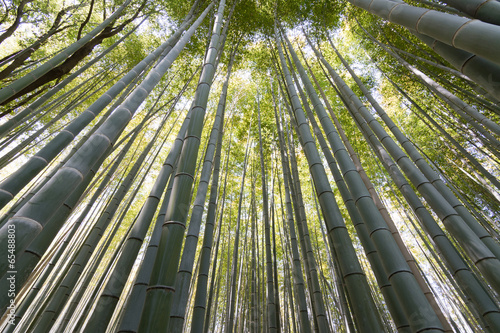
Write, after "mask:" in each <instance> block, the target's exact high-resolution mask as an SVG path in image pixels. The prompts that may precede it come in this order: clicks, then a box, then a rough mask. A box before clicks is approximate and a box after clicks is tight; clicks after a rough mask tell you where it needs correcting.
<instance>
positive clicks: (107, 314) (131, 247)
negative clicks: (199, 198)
mask: <svg viewBox="0 0 500 333" xmlns="http://www.w3.org/2000/svg"><path fill="white" fill-rule="evenodd" d="M189 119H190V115H187V116H186V118H185V120H184V122H183V124H182V126H181V129H180V130H179V134H178V135H177V138H176V139H175V140H174V143H173V145H172V148H171V149H170V152H169V154H168V156H167V158H166V160H165V162H164V163H163V166H162V168H161V170H160V172H159V174H158V176H157V178H156V181H155V184H154V185H153V188H152V190H151V192H150V193H149V196H148V198H147V199H146V201H145V203H144V204H143V206H142V209H141V211H140V213H139V215H138V216H137V221H136V223H135V225H134V228H133V229H132V231H131V233H130V236H129V237H128V238H127V241H126V242H125V245H124V249H123V251H122V254H121V255H120V258H119V259H118V262H117V264H116V268H115V270H113V272H112V274H111V276H110V277H109V280H108V282H107V283H106V286H105V287H104V290H103V292H102V294H101V295H100V296H99V300H98V301H97V305H96V308H95V310H94V311H93V312H92V316H91V317H90V319H89V321H88V324H87V325H86V326H85V328H84V330H83V331H84V332H100V331H103V330H104V329H105V327H106V323H108V321H109V319H110V318H111V316H112V314H113V312H114V309H115V307H116V304H117V303H118V300H119V297H120V294H121V292H122V290H123V288H124V287H125V282H126V281H127V278H128V273H129V272H130V270H131V268H132V265H133V264H134V262H135V258H136V256H137V254H138V252H139V250H140V248H141V246H142V243H143V242H144V237H145V236H146V232H147V230H148V228H149V224H150V222H151V220H152V218H153V216H154V214H155V212H156V209H157V207H158V203H159V202H160V198H161V195H162V193H163V192H165V187H166V185H167V181H168V179H169V178H170V175H171V173H172V171H173V169H174V165H175V162H176V161H177V159H178V158H179V155H180V150H181V147H182V143H183V141H184V136H185V133H186V130H187V126H188V124H189Z"/></svg>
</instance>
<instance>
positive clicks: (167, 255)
mask: <svg viewBox="0 0 500 333" xmlns="http://www.w3.org/2000/svg"><path fill="white" fill-rule="evenodd" d="M224 5H225V1H224V0H222V1H221V3H220V4H219V9H218V12H217V19H216V22H215V23H214V29H213V34H212V40H211V42H210V48H209V50H208V52H207V54H206V59H205V64H204V67H203V70H202V73H201V77H200V81H199V83H198V88H197V89H196V93H195V98H194V103H193V106H192V108H191V110H192V111H190V112H192V114H191V121H190V122H189V126H188V129H187V133H186V139H185V140H184V143H183V147H182V152H181V156H180V160H179V167H178V170H177V173H176V175H175V179H174V185H173V188H172V194H171V200H170V202H169V205H168V208H167V213H166V215H165V224H164V225H163V228H162V239H161V241H160V246H159V249H158V255H157V257H156V259H155V268H154V271H153V273H152V276H151V281H150V286H149V288H148V292H147V296H146V301H145V307H144V309H143V311H142V316H141V323H140V330H152V331H157V330H159V329H161V327H168V324H169V321H170V316H169V315H166V313H167V314H170V311H171V306H172V303H171V302H172V296H173V288H174V285H175V279H176V273H177V266H178V263H179V259H180V251H181V246H182V238H183V235H184V230H185V222H186V219H187V214H188V211H189V200H190V192H191V188H192V184H193V174H194V169H195V167H196V165H195V163H196V156H197V155H198V148H199V144H200V142H199V141H200V135H201V131H202V125H203V119H204V117H205V108H206V104H207V100H208V94H209V92H210V86H211V83H212V79H213V76H214V74H215V68H214V67H213V62H214V60H215V56H216V55H217V46H218V44H219V34H220V30H221V24H222V22H221V21H222V15H223V11H224ZM212 6H213V3H211V4H210V5H209V6H208V7H207V9H206V10H205V12H204V13H205V14H206V13H207V12H208V10H209V9H210V8H211V7H212ZM167 272H168V274H167ZM160 304H161V305H160Z"/></svg>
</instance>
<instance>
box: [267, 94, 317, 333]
mask: <svg viewBox="0 0 500 333" xmlns="http://www.w3.org/2000/svg"><path fill="white" fill-rule="evenodd" d="M273 103H274V116H275V121H276V127H277V129H278V140H279V145H280V146H279V147H280V154H281V165H282V171H283V176H284V177H283V183H284V191H285V205H286V217H285V216H284V217H283V218H284V219H286V222H287V224H288V233H289V237H288V238H289V240H290V245H289V247H290V248H291V249H290V250H291V251H290V252H291V259H292V269H293V274H292V276H293V282H294V287H295V293H294V296H295V299H296V304H297V307H298V309H299V311H298V312H299V315H298V319H299V326H300V329H301V331H302V332H312V329H311V323H310V321H309V317H308V313H307V312H308V311H307V308H308V307H307V301H306V293H305V282H304V276H303V273H302V266H301V263H300V255H299V246H298V242H297V236H296V234H295V226H294V225H295V221H294V214H293V208H292V199H291V196H290V193H291V190H290V187H291V186H293V184H292V182H291V181H290V179H291V177H290V167H289V165H290V164H289V160H288V154H287V153H286V150H285V149H286V148H285V147H286V144H285V138H284V135H283V129H282V123H283V122H282V121H280V119H279V118H278V113H277V110H276V108H277V107H276V101H275V97H274V93H273ZM280 191H281V187H280ZM280 193H281V192H280Z"/></svg>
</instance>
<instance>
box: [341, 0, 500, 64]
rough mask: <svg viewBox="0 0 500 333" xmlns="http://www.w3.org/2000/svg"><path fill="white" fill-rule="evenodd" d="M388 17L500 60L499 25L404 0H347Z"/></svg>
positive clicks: (449, 42) (394, 21)
mask: <svg viewBox="0 0 500 333" xmlns="http://www.w3.org/2000/svg"><path fill="white" fill-rule="evenodd" d="M348 1H349V2H350V3H352V4H353V5H355V6H358V7H361V8H363V9H365V10H367V11H368V12H370V13H372V14H375V15H377V16H379V17H381V18H383V19H385V20H388V21H390V22H393V23H396V24H399V25H402V26H404V27H406V28H408V29H412V30H416V31H418V32H419V33H422V34H424V35H427V36H429V37H432V38H435V39H436V40H439V41H441V42H443V43H446V44H448V45H451V46H454V47H455V48H458V49H462V50H464V51H467V52H470V53H472V54H477V55H478V56H480V57H483V58H485V59H488V60H490V61H493V62H495V63H497V64H500V60H499V59H498V54H499V53H500V44H499V43H497V41H498V36H500V26H497V25H493V24H489V23H485V22H481V21H479V20H470V19H467V18H464V17H460V16H455V15H451V14H447V13H442V12H438V11H435V10H429V9H426V8H419V7H414V6H410V5H407V4H406V3H404V2H403V1H401V0H348Z"/></svg>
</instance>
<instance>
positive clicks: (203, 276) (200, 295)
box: [191, 117, 229, 333]
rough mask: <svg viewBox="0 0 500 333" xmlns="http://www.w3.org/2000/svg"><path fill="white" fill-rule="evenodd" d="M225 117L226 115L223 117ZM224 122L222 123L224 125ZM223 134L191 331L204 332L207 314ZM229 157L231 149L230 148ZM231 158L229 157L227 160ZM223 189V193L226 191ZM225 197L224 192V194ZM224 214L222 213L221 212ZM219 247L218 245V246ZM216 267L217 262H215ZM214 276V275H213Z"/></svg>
mask: <svg viewBox="0 0 500 333" xmlns="http://www.w3.org/2000/svg"><path fill="white" fill-rule="evenodd" d="M222 118H224V117H222ZM223 125H224V123H222V126H223ZM222 136H223V127H222V128H221V129H220V131H219V133H218V138H217V148H216V152H215V158H214V170H213V177H212V185H211V187H210V197H209V205H208V211H207V219H206V223H205V232H204V235H203V245H202V248H201V253H200V269H199V271H198V279H197V282H196V292H195V296H194V305H193V315H192V319H191V332H193V333H194V332H199V333H201V332H203V326H204V318H205V314H206V302H207V285H208V277H209V271H210V257H211V253H212V247H213V238H214V228H215V219H216V210H217V193H218V189H219V173H220V163H221V151H222ZM228 157H229V150H228ZM228 161H229V159H227V161H226V164H227V162H228ZM225 178H226V179H225V180H227V172H226V175H225ZM225 185H226V181H224V190H225ZM224 190H223V193H224ZM223 198H224V194H223ZM222 210H223V206H222V207H221V211H222ZM221 216H222V214H221ZM221 225H222V221H220V223H219V235H220V228H221ZM217 249H218V247H217ZM217 249H216V250H215V253H214V255H213V257H214V258H217ZM214 267H215V264H214ZM212 278H213V275H212Z"/></svg>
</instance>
